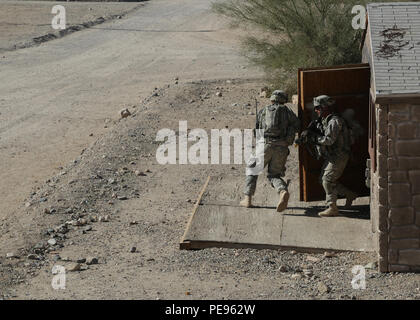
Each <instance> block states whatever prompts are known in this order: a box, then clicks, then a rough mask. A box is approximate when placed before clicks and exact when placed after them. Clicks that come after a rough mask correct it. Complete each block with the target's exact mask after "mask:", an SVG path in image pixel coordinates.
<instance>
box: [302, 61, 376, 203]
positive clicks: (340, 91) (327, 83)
mask: <svg viewBox="0 0 420 320" xmlns="http://www.w3.org/2000/svg"><path fill="white" fill-rule="evenodd" d="M369 90H370V67H369V64H357V65H343V66H336V67H329V68H313V69H300V70H299V74H298V91H299V92H298V94H299V107H298V110H299V111H298V112H299V119H300V121H301V125H302V129H305V128H306V127H307V126H308V125H309V123H310V122H311V120H312V119H314V118H315V113H314V111H313V98H314V97H316V96H319V95H322V94H326V95H329V96H331V97H332V98H333V99H334V100H335V101H336V111H337V112H339V113H341V112H343V111H345V110H346V109H349V108H351V109H353V110H354V111H355V119H356V120H357V121H358V122H359V123H360V124H361V125H362V127H363V129H364V131H365V133H364V135H363V136H362V137H360V138H359V139H358V141H357V142H356V144H355V145H353V146H352V156H351V159H350V160H349V163H348V164H347V167H346V170H345V172H344V174H343V176H342V177H341V179H340V182H341V183H343V184H344V185H345V186H347V187H348V188H349V189H351V190H352V191H354V192H356V193H357V194H358V195H359V196H368V195H369V189H368V188H367V187H366V184H365V171H366V160H367V159H368V158H369V151H368V150H369V149H368V130H369ZM321 166H322V161H317V160H316V159H314V158H313V157H312V156H311V155H310V153H309V152H308V151H307V150H306V148H305V147H304V146H301V147H299V173H300V200H301V201H307V202H308V201H321V200H325V192H324V189H323V187H322V186H321V185H320V183H319V175H320V173H321Z"/></svg>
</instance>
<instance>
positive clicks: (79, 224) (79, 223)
mask: <svg viewBox="0 0 420 320" xmlns="http://www.w3.org/2000/svg"><path fill="white" fill-rule="evenodd" d="M87 223H88V221H87V220H86V219H84V218H80V219H77V221H76V226H84V225H86V224H87Z"/></svg>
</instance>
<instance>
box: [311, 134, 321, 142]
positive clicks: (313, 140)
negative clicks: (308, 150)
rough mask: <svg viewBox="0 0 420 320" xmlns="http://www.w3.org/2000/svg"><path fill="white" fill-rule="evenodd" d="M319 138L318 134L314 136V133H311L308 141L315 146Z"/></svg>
mask: <svg viewBox="0 0 420 320" xmlns="http://www.w3.org/2000/svg"><path fill="white" fill-rule="evenodd" d="M319 137H321V136H320V135H319V134H316V133H313V134H311V135H309V136H308V138H309V141H310V142H312V143H314V144H317V143H318V138H319Z"/></svg>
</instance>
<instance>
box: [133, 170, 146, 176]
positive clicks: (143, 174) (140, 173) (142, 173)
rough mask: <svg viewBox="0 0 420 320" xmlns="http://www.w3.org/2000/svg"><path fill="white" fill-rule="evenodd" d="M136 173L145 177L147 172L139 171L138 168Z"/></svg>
mask: <svg viewBox="0 0 420 320" xmlns="http://www.w3.org/2000/svg"><path fill="white" fill-rule="evenodd" d="M134 174H135V175H136V176H141V177H145V176H146V174H145V173H144V172H142V171H139V170H136V171H135V172H134Z"/></svg>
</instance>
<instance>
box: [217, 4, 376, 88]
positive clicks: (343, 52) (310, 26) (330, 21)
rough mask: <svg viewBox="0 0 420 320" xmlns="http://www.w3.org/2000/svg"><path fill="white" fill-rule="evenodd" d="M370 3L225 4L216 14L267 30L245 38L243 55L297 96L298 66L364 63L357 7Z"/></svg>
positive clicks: (275, 81)
mask: <svg viewBox="0 0 420 320" xmlns="http://www.w3.org/2000/svg"><path fill="white" fill-rule="evenodd" d="M366 2H368V1H364V0H342V1H336V0H225V1H218V2H216V3H214V4H213V10H214V11H215V12H217V13H219V14H221V15H224V16H228V17H230V18H231V19H232V20H231V21H232V24H233V25H236V26H238V25H243V24H244V23H246V24H247V25H248V26H251V27H252V28H254V29H255V30H258V31H262V34H263V36H247V37H246V38H245V39H244V41H243V49H244V50H243V53H244V54H245V55H246V56H247V57H248V58H249V59H250V61H252V62H253V63H255V64H257V65H259V66H262V67H263V68H264V70H265V71H266V74H267V76H268V79H269V80H270V81H271V83H272V84H273V85H275V86H276V87H281V88H283V89H285V90H286V91H288V93H289V94H290V93H295V92H296V86H297V69H298V68H307V67H320V66H332V65H340V64H348V63H359V62H360V61H361V50H360V44H361V39H362V34H363V30H354V29H353V27H352V19H353V18H354V16H355V15H354V14H352V8H353V7H354V6H355V5H364V4H365V3H366ZM369 2H372V1H369ZM373 2H374V1H373ZM382 2H384V1H382Z"/></svg>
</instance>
